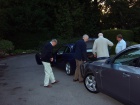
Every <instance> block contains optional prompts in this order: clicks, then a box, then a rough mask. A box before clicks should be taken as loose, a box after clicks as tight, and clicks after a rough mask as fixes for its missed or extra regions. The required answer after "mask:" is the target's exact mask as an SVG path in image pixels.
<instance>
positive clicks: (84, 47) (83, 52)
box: [81, 43, 87, 62]
mask: <svg viewBox="0 0 140 105" xmlns="http://www.w3.org/2000/svg"><path fill="white" fill-rule="evenodd" d="M81 49H82V58H83V61H84V62H86V60H87V47H86V43H83V44H82V48H81Z"/></svg>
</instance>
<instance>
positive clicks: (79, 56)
mask: <svg viewBox="0 0 140 105" xmlns="http://www.w3.org/2000/svg"><path fill="white" fill-rule="evenodd" d="M88 39H89V36H88V35H83V39H81V40H78V41H77V42H76V43H75V46H74V51H75V54H74V56H75V61H76V70H75V75H74V79H73V81H74V82H75V81H78V80H79V82H80V83H81V82H83V78H82V76H81V72H80V65H81V64H82V63H83V62H86V60H87V53H86V43H85V42H87V41H88Z"/></svg>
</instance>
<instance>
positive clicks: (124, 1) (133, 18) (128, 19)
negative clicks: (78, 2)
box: [102, 0, 140, 29]
mask: <svg viewBox="0 0 140 105" xmlns="http://www.w3.org/2000/svg"><path fill="white" fill-rule="evenodd" d="M105 4H106V8H110V10H109V12H108V13H106V14H104V15H103V16H102V28H104V29H107V28H108V29H109V28H119V29H131V28H133V27H138V26H139V21H140V5H139V4H140V0H106V2H105Z"/></svg>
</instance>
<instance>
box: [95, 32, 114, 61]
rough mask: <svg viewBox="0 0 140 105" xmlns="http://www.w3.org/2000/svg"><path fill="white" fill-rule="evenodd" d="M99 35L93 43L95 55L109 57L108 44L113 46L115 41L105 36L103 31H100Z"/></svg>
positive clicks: (102, 57)
mask: <svg viewBox="0 0 140 105" xmlns="http://www.w3.org/2000/svg"><path fill="white" fill-rule="evenodd" d="M98 37H99V38H97V39H96V40H95V42H94V44H93V54H94V57H97V59H106V58H108V57H109V51H108V46H113V43H112V42H111V41H109V40H108V39H106V38H104V37H103V34H102V33H99V34H98Z"/></svg>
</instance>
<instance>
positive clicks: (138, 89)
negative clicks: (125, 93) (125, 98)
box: [130, 49, 140, 105]
mask: <svg viewBox="0 0 140 105" xmlns="http://www.w3.org/2000/svg"><path fill="white" fill-rule="evenodd" d="M131 56H134V57H135V58H136V57H137V58H136V59H135V60H133V61H131V62H130V65H131V66H132V67H131V69H132V70H131V79H130V101H131V104H132V105H140V49H139V50H137V51H135V52H134V53H133V54H131Z"/></svg>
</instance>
